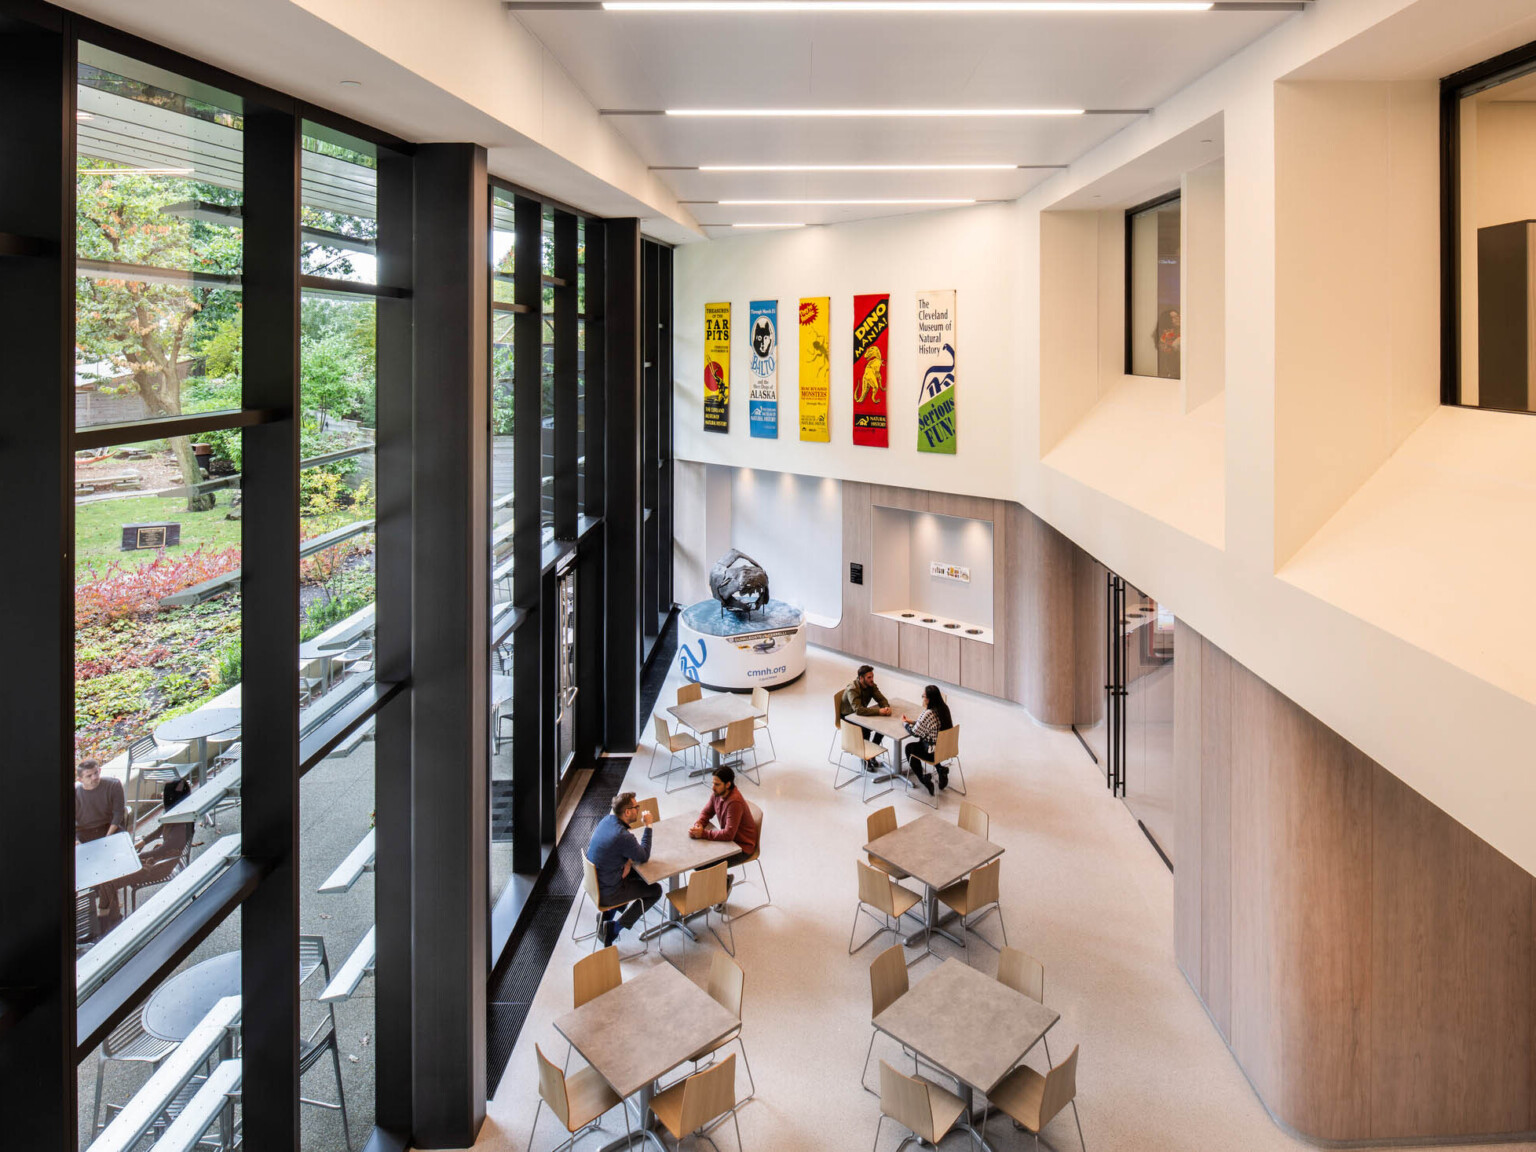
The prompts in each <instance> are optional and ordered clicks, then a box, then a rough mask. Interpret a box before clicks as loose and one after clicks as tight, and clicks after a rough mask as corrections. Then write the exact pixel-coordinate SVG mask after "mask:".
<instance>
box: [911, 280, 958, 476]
mask: <svg viewBox="0 0 1536 1152" xmlns="http://www.w3.org/2000/svg"><path fill="white" fill-rule="evenodd" d="M955 347H956V344H955V293H954V290H953V289H950V290H948V291H945V292H919V293H918V294H917V371H918V373H919V376H918V385H917V450H918V451H919V452H943V453H946V454H948V455H950V456H953V455H954V454H955Z"/></svg>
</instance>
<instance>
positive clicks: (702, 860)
mask: <svg viewBox="0 0 1536 1152" xmlns="http://www.w3.org/2000/svg"><path fill="white" fill-rule="evenodd" d="M701 807H702V805H701ZM697 819H698V816H697V815H693V816H686V815H685V816H668V817H667V818H666V819H665V820H658V821H656V823H654V824H652V825H651V858H650V859H649V860H647V861H646V862H645V863H644V864H636V865H635V871H636V872H638V873H640V877H641V879H643V880H644V881H645V882H646V883H647V884H659V883H660V882H661V881H663V880H668V879H671V878H672V877H673V876H678V875H681V874H682V873H684V872H691V871H692V870H693V869H695V868H703V867H704V866H705V865H708V864H713V863H715V861H717V860H724V859H725V858H726V857H727V856H734V855H736V853H738V852H740V851H741V845H740V844H738V843H736V841H734V840H705V839H702V838H701V839H698V840H694V839H692V838H691V837H690V836H689V835H688V829H690V828H692V827H693V824H694V821H695V820H697ZM640 834H641V833H640V832H638V831H637V832H636V833H635V835H636V836H639V835H640Z"/></svg>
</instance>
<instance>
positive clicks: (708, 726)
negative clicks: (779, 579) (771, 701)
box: [667, 692, 763, 732]
mask: <svg viewBox="0 0 1536 1152" xmlns="http://www.w3.org/2000/svg"><path fill="white" fill-rule="evenodd" d="M667 711H668V712H670V713H672V715H674V716H676V717H677V719H678V720H679V722H681V723H683V724H686V725H688V727H690V728H692V729H693V730H694V731H695V732H718V731H720V729H722V728H725V727H728V726H729V725H731V724H732V723H733V722H735V721H737V720H752V719H755V718H756V717H758V716H761V715H763V713H762V712H760V711H758V709H756V708H754V707H753V706H752V697H750V696H738V695H737V694H736V693H734V692H718V693H716V694H715V695H713V696H702V697H700V698H699V699H697V700H690V701H688V703H686V704H673V705H672V706H671V707H670V708H668V709H667Z"/></svg>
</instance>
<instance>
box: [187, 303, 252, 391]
mask: <svg viewBox="0 0 1536 1152" xmlns="http://www.w3.org/2000/svg"><path fill="white" fill-rule="evenodd" d="M241 335H242V328H241V324H240V318H239V317H238V316H231V317H226V318H225V319H223V320H220V321H218V323H216V324H214V325H213V326H212V327H211V328H207V329H205V331H204V332H200V333H199V343H198V344H197V345H196V348H197V351H199V352H201V353H202V355H203V357H204V359H205V361H206V364H205V371H206V372H207V373H208V375H209V376H211V377H215V378H216V379H218V380H229V379H234V378H238V377H239V375H240V368H241V363H242V360H241Z"/></svg>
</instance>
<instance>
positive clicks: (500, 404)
mask: <svg viewBox="0 0 1536 1152" xmlns="http://www.w3.org/2000/svg"><path fill="white" fill-rule="evenodd" d="M515 427H516V422H515V421H514V419H513V409H512V385H511V383H510V381H508V382H506V383H503V382H501V381H500V380H499V379H498V381H497V383H495V384H493V385H492V386H491V434H492V435H494V436H510V435H512V433H513V430H514V428H515Z"/></svg>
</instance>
